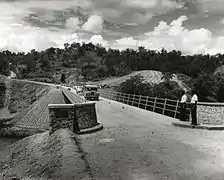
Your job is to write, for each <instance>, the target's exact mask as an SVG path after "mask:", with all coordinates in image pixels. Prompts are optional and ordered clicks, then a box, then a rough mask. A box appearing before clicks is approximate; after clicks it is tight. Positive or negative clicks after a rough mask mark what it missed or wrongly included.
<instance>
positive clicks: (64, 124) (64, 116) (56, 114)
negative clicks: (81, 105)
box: [48, 104, 74, 133]
mask: <svg viewBox="0 0 224 180" xmlns="http://www.w3.org/2000/svg"><path fill="white" fill-rule="evenodd" d="M48 109H49V119H50V127H51V133H53V132H55V131H56V130H58V129H61V128H69V129H70V130H71V131H73V128H74V127H73V120H74V105H72V104H50V105H48Z"/></svg>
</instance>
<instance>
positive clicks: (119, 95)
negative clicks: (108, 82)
mask: <svg viewBox="0 0 224 180" xmlns="http://www.w3.org/2000/svg"><path fill="white" fill-rule="evenodd" d="M120 100H121V92H119V98H118V101H119V102H120Z"/></svg>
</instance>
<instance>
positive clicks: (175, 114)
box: [174, 100, 179, 118]
mask: <svg viewBox="0 0 224 180" xmlns="http://www.w3.org/2000/svg"><path fill="white" fill-rule="evenodd" d="M178 105H179V100H177V104H176V108H175V113H174V118H176V116H177V108H178Z"/></svg>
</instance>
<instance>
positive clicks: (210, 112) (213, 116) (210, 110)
mask: <svg viewBox="0 0 224 180" xmlns="http://www.w3.org/2000/svg"><path fill="white" fill-rule="evenodd" d="M197 117H198V122H199V123H202V124H213V125H222V124H224V103H198V107H197Z"/></svg>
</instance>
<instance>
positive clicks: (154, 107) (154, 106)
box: [153, 97, 157, 112]
mask: <svg viewBox="0 0 224 180" xmlns="http://www.w3.org/2000/svg"><path fill="white" fill-rule="evenodd" d="M156 100H157V97H155V101H154V105H153V112H155V109H156Z"/></svg>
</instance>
